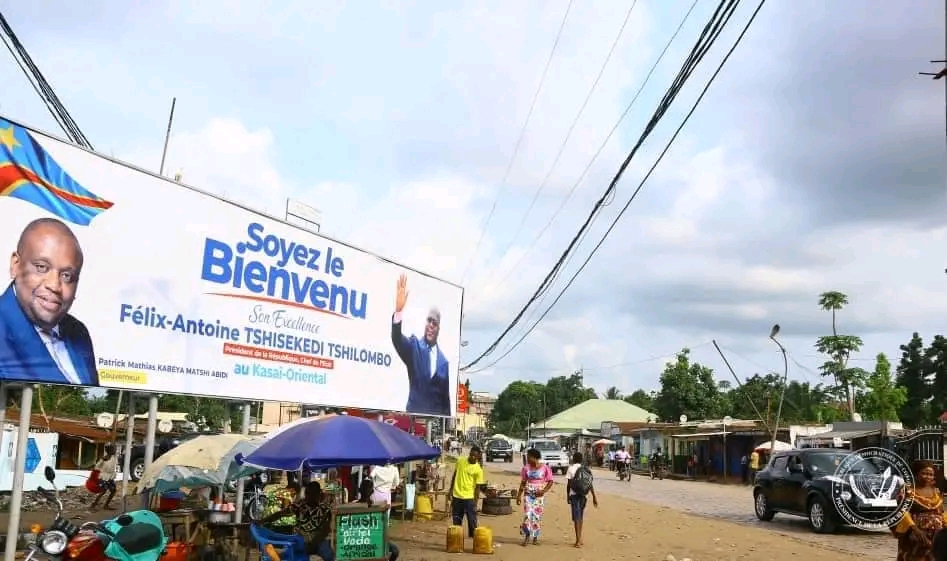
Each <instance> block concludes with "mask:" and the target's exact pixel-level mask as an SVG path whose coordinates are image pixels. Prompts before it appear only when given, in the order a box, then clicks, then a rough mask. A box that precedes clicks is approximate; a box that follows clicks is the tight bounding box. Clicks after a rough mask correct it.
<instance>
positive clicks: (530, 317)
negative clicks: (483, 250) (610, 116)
mask: <svg viewBox="0 0 947 561" xmlns="http://www.w3.org/2000/svg"><path fill="white" fill-rule="evenodd" d="M695 6H697V0H694V2H693V3H692V4H691V6H690V8H689V9H688V10H687V12H686V13H685V14H684V17H683V18H681V21H680V23H679V24H678V26H677V29H675V31H674V33H673V34H672V35H671V37H670V38H669V39H668V41H667V43H665V44H664V48H663V49H662V50H661V54H660V55H658V58H657V59H656V60H655V61H654V64H652V65H651V68H650V69H649V70H648V73H647V75H646V76H645V79H644V80H643V81H642V83H641V86H639V87H638V91H636V92H635V95H634V96H633V97H632V99H631V101H630V102H629V103H628V105H626V106H625V110H624V111H623V112H622V114H621V116H619V118H618V120H617V121H616V122H615V125H614V126H613V127H612V130H611V131H609V133H608V135H606V137H605V139H604V140H603V141H602V143H601V145H599V147H598V150H596V152H595V154H593V156H592V159H591V160H590V161H589V163H588V165H586V166H585V169H584V170H583V171H582V173H581V174H580V175H579V178H578V179H576V181H575V183H573V184H572V188H571V189H570V190H569V193H568V194H567V195H566V197H565V198H564V199H563V200H562V203H561V204H560V205H559V208H558V209H557V210H556V212H555V213H553V215H552V217H551V218H550V219H549V221H547V222H546V225H545V226H544V227H543V228H542V230H541V231H540V232H539V234H538V235H537V236H536V238H534V239H533V243H532V244H530V247H529V248H528V249H527V250H526V251H525V252H524V253H523V254H522V255H520V257H519V259H517V261H516V263H515V264H514V265H513V267H511V268H510V270H509V271H507V273H506V275H504V277H503V278H502V279H501V280H500V282H499V283H493V284H491V285H490V287H493V286H502V285H503V284H505V283H506V281H507V280H508V279H509V277H510V275H511V274H512V273H513V271H516V270H517V268H518V267H519V264H520V263H521V262H522V261H523V259H524V258H525V257H526V256H527V255H528V254H529V253H530V252H531V251H532V250H533V249H535V247H536V246H537V245H538V242H539V240H540V238H542V236H543V234H545V233H546V231H547V230H548V228H549V227H550V226H551V225H552V223H553V222H554V221H555V220H556V217H557V216H558V215H559V213H560V212H561V211H562V209H563V208H565V205H566V203H568V202H569V200H570V199H571V198H572V195H573V194H574V193H575V191H576V189H577V188H578V187H579V185H580V184H581V183H582V180H583V179H584V178H585V176H586V174H588V172H589V170H590V169H591V168H592V165H593V164H594V163H595V161H596V160H597V159H598V156H599V155H600V154H601V153H602V151H603V150H604V149H605V146H606V145H608V141H609V140H610V139H611V138H612V135H613V134H615V131H617V130H618V127H619V126H620V125H621V123H622V121H624V119H625V117H626V116H627V115H628V113H629V112H630V111H631V108H632V107H633V106H634V105H635V102H636V101H637V100H638V97H639V96H640V95H641V92H642V91H643V90H644V88H645V87H646V86H647V85H648V82H649V81H650V80H651V76H652V75H654V71H655V70H656V69H657V67H658V65H659V64H660V63H661V61H662V60H663V59H664V55H665V54H666V53H667V51H668V49H669V48H670V47H671V43H673V42H674V39H675V38H676V37H677V36H678V34H680V32H681V29H683V28H684V24H685V23H686V22H687V20H688V18H689V17H690V15H691V13H692V12H693V11H694V7H695ZM632 7H634V6H632ZM616 42H617V41H616ZM603 70H604V67H603ZM608 204H610V201H609V202H608V203H606V204H605V205H603V206H607V205H608ZM588 233H589V230H586V231H585V232H584V233H583V234H582V236H581V237H580V238H579V242H578V243H577V244H576V245H577V246H579V245H581V244H582V243H584V242H585V237H586V235H588ZM575 255H576V254H575V252H572V253H570V254H569V256H568V257H567V258H566V260H565V261H564V262H563V263H562V266H561V267H559V270H558V271H556V273H555V274H554V275H553V277H552V278H551V279H550V281H549V283H548V284H547V288H548V286H551V285H552V283H554V282H555V281H556V280H558V277H559V273H561V272H562V270H564V269H565V268H566V267H568V266H569V264H570V263H571V262H572V259H573V257H575ZM548 296H549V291H548V290H545V291H543V294H542V296H541V297H540V298H539V300H537V301H536V304H535V305H534V306H533V307H532V309H530V311H529V314H527V316H526V317H525V318H524V319H523V320H522V322H523V323H525V324H529V323H530V322H531V321H532V320H533V318H534V317H535V316H536V314H537V313H538V312H539V310H541V309H542V305H543V304H544V303H545V302H546V298H547V297H548Z"/></svg>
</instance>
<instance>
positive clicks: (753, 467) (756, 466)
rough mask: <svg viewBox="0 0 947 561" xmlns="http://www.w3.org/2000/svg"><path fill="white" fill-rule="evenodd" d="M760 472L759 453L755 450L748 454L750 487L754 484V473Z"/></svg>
mask: <svg viewBox="0 0 947 561" xmlns="http://www.w3.org/2000/svg"><path fill="white" fill-rule="evenodd" d="M758 471H760V453H759V452H757V451H756V450H753V452H752V453H751V454H750V485H753V484H754V483H756V472H758Z"/></svg>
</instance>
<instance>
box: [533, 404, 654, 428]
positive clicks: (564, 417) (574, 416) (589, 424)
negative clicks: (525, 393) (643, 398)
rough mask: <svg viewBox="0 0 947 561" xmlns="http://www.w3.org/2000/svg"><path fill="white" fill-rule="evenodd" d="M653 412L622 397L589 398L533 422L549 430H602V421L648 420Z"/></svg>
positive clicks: (535, 425)
mask: <svg viewBox="0 0 947 561" xmlns="http://www.w3.org/2000/svg"><path fill="white" fill-rule="evenodd" d="M653 417H654V415H653V414H652V413H648V412H647V411H645V410H644V409H642V408H640V407H638V406H636V405H632V404H630V403H628V402H627V401H624V400H621V399H589V400H586V401H583V402H582V403H580V404H578V405H576V406H575V407H571V408H569V409H566V410H565V411H563V412H561V413H558V414H556V415H553V416H552V417H549V418H548V419H546V421H545V423H544V422H542V421H540V422H537V423H534V424H533V428H536V427H541V426H545V427H546V429H547V430H561V431H568V430H580V429H587V430H591V431H596V432H598V431H600V430H601V428H602V422H604V421H611V422H613V423H621V422H647V421H648V419H649V418H653Z"/></svg>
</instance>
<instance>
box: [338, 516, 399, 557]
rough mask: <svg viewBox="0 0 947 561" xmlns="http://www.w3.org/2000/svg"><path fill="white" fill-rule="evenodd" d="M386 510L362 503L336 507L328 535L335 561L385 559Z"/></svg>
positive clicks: (386, 545) (386, 543) (386, 542)
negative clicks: (330, 537)
mask: <svg viewBox="0 0 947 561" xmlns="http://www.w3.org/2000/svg"><path fill="white" fill-rule="evenodd" d="M387 510H388V509H387V507H385V506H381V507H378V506H366V505H364V504H361V503H351V504H345V505H338V506H336V507H335V508H334V509H333V511H332V526H331V532H330V535H331V536H332V550H333V551H334V552H335V558H336V561H376V560H378V561H383V560H387V559H388V516H387Z"/></svg>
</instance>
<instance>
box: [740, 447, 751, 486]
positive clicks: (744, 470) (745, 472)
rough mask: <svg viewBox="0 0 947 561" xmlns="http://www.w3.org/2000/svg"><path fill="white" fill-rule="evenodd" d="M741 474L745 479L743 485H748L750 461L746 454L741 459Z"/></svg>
mask: <svg viewBox="0 0 947 561" xmlns="http://www.w3.org/2000/svg"><path fill="white" fill-rule="evenodd" d="M740 474H741V476H742V477H743V484H744V485H746V484H747V483H748V482H749V479H750V459H749V458H747V457H746V454H743V456H741V457H740Z"/></svg>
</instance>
